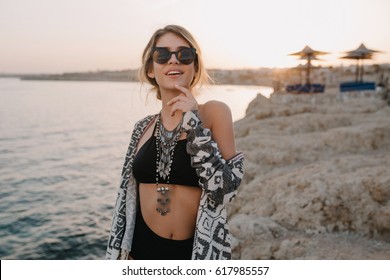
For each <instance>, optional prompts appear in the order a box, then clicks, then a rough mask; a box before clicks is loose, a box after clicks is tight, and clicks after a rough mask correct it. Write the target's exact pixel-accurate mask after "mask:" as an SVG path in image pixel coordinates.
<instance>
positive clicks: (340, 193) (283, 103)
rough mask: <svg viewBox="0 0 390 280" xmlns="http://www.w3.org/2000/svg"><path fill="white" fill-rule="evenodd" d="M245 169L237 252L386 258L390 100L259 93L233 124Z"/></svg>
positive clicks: (236, 221)
mask: <svg viewBox="0 0 390 280" xmlns="http://www.w3.org/2000/svg"><path fill="white" fill-rule="evenodd" d="M235 130H236V138H237V140H236V141H237V148H238V150H241V151H243V152H244V153H245V156H246V163H245V167H246V174H245V177H244V181H243V183H242V185H241V186H240V189H239V194H238V197H237V198H236V199H235V200H234V201H233V202H232V203H231V205H230V206H229V217H230V228H231V232H232V235H233V237H234V238H233V257H234V258H235V259H390V107H389V106H387V105H386V103H385V102H384V101H382V100H381V99H380V98H378V97H376V96H375V94H371V95H370V96H367V95H364V94H355V95H353V96H352V95H344V96H339V95H338V94H337V93H335V92H333V93H332V92H328V93H325V94H316V95H291V94H273V95H272V96H271V98H270V99H267V98H265V97H263V96H262V95H258V96H257V98H256V99H255V100H254V101H253V102H252V103H251V104H250V105H249V107H248V109H247V114H246V117H245V118H244V119H242V120H240V121H238V122H236V123H235Z"/></svg>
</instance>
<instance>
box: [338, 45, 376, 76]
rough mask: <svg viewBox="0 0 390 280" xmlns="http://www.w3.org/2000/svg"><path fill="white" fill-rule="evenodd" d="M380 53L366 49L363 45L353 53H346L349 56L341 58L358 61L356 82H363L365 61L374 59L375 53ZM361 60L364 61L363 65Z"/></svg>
mask: <svg viewBox="0 0 390 280" xmlns="http://www.w3.org/2000/svg"><path fill="white" fill-rule="evenodd" d="M377 52H379V51H376V50H371V49H368V48H366V46H365V45H364V44H363V43H362V44H360V46H359V47H358V48H357V49H356V50H353V51H349V52H346V54H347V55H345V56H343V57H341V58H344V59H355V60H356V61H357V63H356V82H361V83H362V82H363V73H364V69H363V61H364V59H372V57H373V55H374V53H377ZM360 60H361V61H362V63H361V65H359V64H360ZM359 74H360V81H359Z"/></svg>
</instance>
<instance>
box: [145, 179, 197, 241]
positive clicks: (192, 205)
mask: <svg viewBox="0 0 390 280" xmlns="http://www.w3.org/2000/svg"><path fill="white" fill-rule="evenodd" d="M159 186H160V187H162V186H166V184H159ZM201 192H202V191H201V188H199V187H189V186H182V185H169V200H170V202H169V206H168V208H169V209H170V211H169V212H168V213H167V214H166V215H164V216H162V215H161V214H160V213H158V212H157V211H156V207H157V191H156V184H144V183H141V184H140V185H139V194H140V205H141V212H142V216H143V218H144V220H145V223H146V224H147V225H148V227H149V228H150V229H151V230H152V231H153V232H154V233H156V234H157V235H159V236H161V237H163V238H168V239H174V240H185V239H189V238H191V237H193V235H194V231H195V224H196V216H197V213H198V207H199V201H200V196H201Z"/></svg>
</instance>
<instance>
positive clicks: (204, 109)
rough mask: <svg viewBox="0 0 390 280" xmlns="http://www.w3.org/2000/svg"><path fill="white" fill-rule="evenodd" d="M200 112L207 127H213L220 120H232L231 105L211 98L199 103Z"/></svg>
mask: <svg viewBox="0 0 390 280" xmlns="http://www.w3.org/2000/svg"><path fill="white" fill-rule="evenodd" d="M199 113H200V116H201V119H202V122H203V123H204V124H205V126H206V127H209V128H211V127H212V126H213V125H216V124H219V123H220V122H225V121H229V122H231V121H232V113H231V110H230V108H229V106H228V105H227V104H226V103H224V102H222V101H217V100H210V101H208V102H206V103H204V104H202V105H199Z"/></svg>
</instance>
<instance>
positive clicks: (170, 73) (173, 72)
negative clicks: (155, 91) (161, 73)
mask: <svg viewBox="0 0 390 280" xmlns="http://www.w3.org/2000/svg"><path fill="white" fill-rule="evenodd" d="M180 74H181V72H179V71H169V72H168V73H167V75H180Z"/></svg>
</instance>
